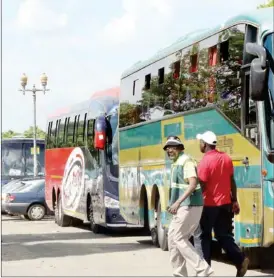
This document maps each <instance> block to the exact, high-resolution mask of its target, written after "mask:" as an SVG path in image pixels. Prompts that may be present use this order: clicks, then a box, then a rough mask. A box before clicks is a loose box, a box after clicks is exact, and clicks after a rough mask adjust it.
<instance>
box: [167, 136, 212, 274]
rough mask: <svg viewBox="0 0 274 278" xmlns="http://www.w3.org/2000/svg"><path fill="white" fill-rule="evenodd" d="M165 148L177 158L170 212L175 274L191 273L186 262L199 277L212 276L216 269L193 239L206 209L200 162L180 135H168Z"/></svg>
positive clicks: (171, 186) (171, 253)
mask: <svg viewBox="0 0 274 278" xmlns="http://www.w3.org/2000/svg"><path fill="white" fill-rule="evenodd" d="M164 150H165V151H166V152H167V155H168V157H169V158H170V159H171V160H172V161H173V164H172V167H171V181H170V182H171V185H170V200H169V207H168V212H169V213H171V214H172V215H173V217H172V220H171V223H170V225H169V231H168V246H169V252H170V261H171V265H172V267H173V270H174V271H173V276H188V273H187V268H186V262H187V263H188V264H189V265H190V266H191V267H192V268H193V269H194V270H195V271H196V275H197V276H202V277H206V276H211V275H212V274H213V270H212V268H211V267H210V266H209V265H208V264H207V262H206V261H205V260H204V259H203V258H201V257H200V256H199V254H198V253H197V251H196V249H195V248H194V247H193V245H192V244H191V243H190V241H189V239H190V237H191V236H192V235H193V234H194V232H195V230H196V229H197V227H198V226H199V222H200V218H201V215H202V211H203V196H202V190H201V187H200V185H199V184H198V179H197V171H196V162H195V160H193V159H192V158H191V157H190V156H188V155H186V154H185V153H184V145H183V144H182V142H181V140H180V138H178V137H177V136H169V137H168V138H167V142H166V144H165V146H164Z"/></svg>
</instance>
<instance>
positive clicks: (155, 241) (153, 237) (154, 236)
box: [150, 228, 160, 247]
mask: <svg viewBox="0 0 274 278" xmlns="http://www.w3.org/2000/svg"><path fill="white" fill-rule="evenodd" d="M150 233H151V240H152V244H153V245H154V246H156V247H160V245H159V240H158V234H157V229H156V228H152V229H151V231H150Z"/></svg>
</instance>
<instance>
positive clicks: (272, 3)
mask: <svg viewBox="0 0 274 278" xmlns="http://www.w3.org/2000/svg"><path fill="white" fill-rule="evenodd" d="M269 7H274V0H269V1H268V3H266V4H261V5H259V6H258V7H257V9H262V8H269Z"/></svg>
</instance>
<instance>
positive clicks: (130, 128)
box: [119, 8, 274, 250]
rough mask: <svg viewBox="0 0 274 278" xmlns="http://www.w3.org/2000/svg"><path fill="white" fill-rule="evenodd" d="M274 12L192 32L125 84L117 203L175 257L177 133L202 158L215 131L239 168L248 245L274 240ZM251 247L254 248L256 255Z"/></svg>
mask: <svg viewBox="0 0 274 278" xmlns="http://www.w3.org/2000/svg"><path fill="white" fill-rule="evenodd" d="M273 45H274V34H273V8H264V9H259V10H256V11H254V12H249V13H244V14H240V15H238V16H235V17H232V18H230V19H229V20H227V21H226V22H224V23H223V24H222V25H218V26H216V27H215V28H212V29H202V30H197V31H195V32H193V33H189V34H187V35H185V36H183V37H181V38H179V39H178V40H177V41H176V42H174V43H173V44H171V45H170V46H169V47H167V48H165V49H162V50H160V51H159V52H157V53H156V54H155V55H154V56H153V57H150V58H149V59H147V60H144V61H140V62H138V63H136V64H134V65H133V66H132V67H131V68H129V69H128V70H126V71H125V72H124V73H123V74H122V77H121V84H120V89H121V91H120V107H119V205H120V214H121V215H122V217H123V218H124V219H125V221H126V222H127V223H128V224H130V225H132V226H136V227H145V228H148V229H149V230H150V232H151V236H152V240H153V243H154V244H155V245H157V246H160V247H161V248H162V249H163V250H167V248H168V246H167V229H168V225H169V222H170V215H169V214H168V213H167V211H166V207H167V202H168V192H169V176H170V161H169V160H168V158H167V157H166V155H165V153H164V151H163V149H162V147H163V144H164V143H165V141H166V139H167V137H168V136H169V135H177V136H179V137H180V139H181V140H182V142H184V145H185V148H186V151H187V153H189V154H191V155H192V156H193V157H195V159H197V161H198V162H199V160H200V159H201V157H202V154H201V153H200V151H199V143H198V142H197V140H196V134H197V133H201V132H204V131H206V130H211V131H213V132H215V133H216V134H217V136H218V149H219V150H222V151H225V152H227V153H228V154H229V155H230V156H231V158H232V160H233V164H234V171H235V179H236V183H237V187H238V199H239V203H240V206H241V212H240V214H239V215H237V216H235V218H234V234H235V240H236V242H237V243H238V244H239V245H240V246H242V247H243V248H250V247H265V246H270V245H272V244H273V243H274V78H273V73H274V60H273V54H274V48H273ZM251 249H252V248H251Z"/></svg>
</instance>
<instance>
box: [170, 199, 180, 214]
mask: <svg viewBox="0 0 274 278" xmlns="http://www.w3.org/2000/svg"><path fill="white" fill-rule="evenodd" d="M179 207H180V203H179V202H178V201H177V202H175V203H174V204H173V205H172V206H171V207H169V208H168V212H169V213H171V214H176V213H177V210H178V209H179Z"/></svg>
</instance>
